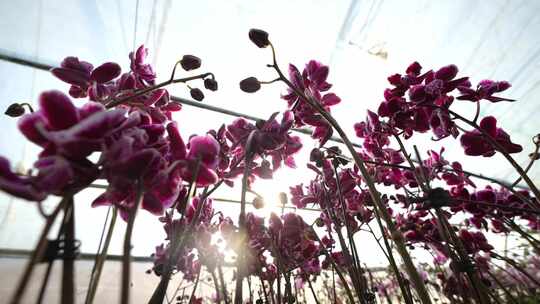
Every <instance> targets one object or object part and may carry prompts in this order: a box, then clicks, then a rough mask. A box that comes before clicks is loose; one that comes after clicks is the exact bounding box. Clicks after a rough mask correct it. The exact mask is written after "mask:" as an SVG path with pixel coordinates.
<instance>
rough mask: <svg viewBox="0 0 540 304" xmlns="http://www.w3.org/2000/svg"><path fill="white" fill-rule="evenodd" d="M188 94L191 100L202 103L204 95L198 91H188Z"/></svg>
mask: <svg viewBox="0 0 540 304" xmlns="http://www.w3.org/2000/svg"><path fill="white" fill-rule="evenodd" d="M189 94H190V95H191V98H193V99H195V100H197V101H202V100H203V99H204V94H203V92H202V91H201V90H200V89H197V88H193V89H191V90H190V91H189Z"/></svg>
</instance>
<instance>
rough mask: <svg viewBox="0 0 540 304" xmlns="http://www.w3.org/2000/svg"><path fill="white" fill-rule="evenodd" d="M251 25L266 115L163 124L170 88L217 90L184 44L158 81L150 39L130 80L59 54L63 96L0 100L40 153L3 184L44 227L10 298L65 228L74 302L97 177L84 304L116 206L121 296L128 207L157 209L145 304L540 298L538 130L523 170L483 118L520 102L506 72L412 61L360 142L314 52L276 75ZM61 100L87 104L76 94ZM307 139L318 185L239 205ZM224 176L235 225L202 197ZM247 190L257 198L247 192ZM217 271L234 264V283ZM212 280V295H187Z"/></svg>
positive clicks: (6, 170)
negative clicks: (84, 223) (192, 131)
mask: <svg viewBox="0 0 540 304" xmlns="http://www.w3.org/2000/svg"><path fill="white" fill-rule="evenodd" d="M248 36H249V39H250V40H251V41H252V42H253V43H254V44H255V45H256V46H257V47H259V48H261V49H270V50H271V55H272V56H271V59H272V61H271V63H270V64H268V65H267V66H268V67H269V68H270V69H273V70H274V71H275V73H276V75H277V78H276V79H274V80H271V81H260V80H258V79H257V78H256V77H248V78H246V79H244V80H242V81H241V82H240V90H242V91H244V92H246V93H255V92H257V91H259V90H260V89H261V88H262V87H263V86H264V85H270V84H272V83H276V82H281V83H283V84H284V85H285V86H286V91H285V92H284V94H283V95H282V96H281V98H282V99H283V100H284V101H285V103H282V104H283V105H285V107H284V108H285V109H284V111H282V112H276V113H274V114H272V115H271V116H270V117H269V118H268V119H266V120H255V121H250V120H247V119H244V118H238V119H236V120H234V121H232V122H231V123H230V124H224V125H222V126H219V127H217V128H216V129H209V130H208V131H207V132H206V133H205V134H202V135H191V136H190V137H185V136H182V135H181V128H179V125H181V123H180V124H179V123H177V122H175V121H174V120H173V113H174V112H176V111H180V110H181V109H182V106H181V105H182V100H181V99H178V98H174V97H172V96H170V95H169V93H168V91H167V90H166V89H165V87H166V86H168V85H173V84H177V83H183V84H185V85H186V86H187V88H188V89H189V93H190V95H191V97H192V98H193V99H195V100H197V101H202V100H203V99H204V93H203V91H202V90H201V89H198V88H195V87H192V85H193V82H195V81H202V82H203V85H204V88H205V89H206V90H209V91H216V90H217V89H218V83H217V82H216V80H215V77H214V75H213V74H212V73H202V74H197V75H192V76H186V77H183V78H177V76H176V74H177V73H176V69H177V67H178V66H180V67H181V68H182V69H183V70H184V71H186V72H192V71H194V70H197V69H199V68H200V67H201V60H200V59H199V58H197V57H196V56H193V55H185V56H183V57H182V58H181V59H180V60H179V61H178V62H177V63H176V64H175V65H174V68H173V70H172V74H171V77H170V78H169V79H168V80H166V81H164V82H161V83H157V82H156V73H155V72H154V70H153V68H152V66H151V65H149V64H147V63H145V58H146V56H147V50H146V49H145V48H144V46H141V47H140V48H138V49H137V50H136V51H135V52H133V53H131V54H130V55H129V58H130V61H131V64H130V69H129V71H127V72H124V73H122V70H121V68H120V66H119V65H118V64H116V63H112V62H108V63H104V64H102V65H100V66H98V67H96V68H94V66H93V65H92V64H90V63H88V62H85V61H82V60H79V59H78V58H76V57H67V58H66V59H64V61H63V62H62V63H61V65H60V67H56V68H53V69H52V70H51V72H52V74H53V75H54V76H55V77H57V78H58V79H60V80H62V81H64V82H66V83H67V84H69V85H70V87H69V92H68V94H69V96H68V95H66V94H64V93H62V92H60V91H47V92H43V93H42V94H41V95H40V96H39V108H38V109H37V110H35V111H34V109H33V108H32V107H31V106H30V105H29V104H19V103H16V104H12V105H11V106H10V107H9V108H8V109H7V110H6V114H7V115H9V116H13V117H18V116H21V117H20V118H19V121H18V126H19V130H20V131H21V133H22V134H23V135H24V136H25V137H26V138H27V139H28V140H29V141H31V142H32V143H34V144H36V145H38V146H39V147H41V148H42V150H41V152H40V153H39V155H38V159H37V161H36V162H35V163H34V164H33V167H32V168H31V169H29V170H27V171H25V172H18V171H15V170H13V169H12V166H11V165H10V163H9V161H8V160H7V159H6V158H3V157H0V189H1V190H3V191H5V192H7V193H9V194H11V195H13V196H15V197H18V198H22V199H25V200H28V201H33V202H35V204H36V205H37V206H38V209H39V210H40V212H41V214H42V215H43V217H44V218H45V220H46V221H45V226H44V229H43V231H42V233H41V237H40V239H39V241H38V243H37V246H36V248H35V250H34V251H33V254H32V256H31V258H30V260H29V261H28V264H27V267H26V268H25V270H24V273H23V276H22V277H21V279H20V281H19V283H18V285H17V287H16V290H15V293H14V295H13V297H12V299H11V303H20V301H21V299H22V296H23V295H24V293H25V291H26V289H27V286H28V281H29V279H30V277H31V275H32V273H33V270H34V266H35V265H36V264H37V263H39V262H41V261H43V259H44V256H45V255H46V253H47V252H49V251H50V247H51V244H52V243H53V242H52V241H51V240H49V239H48V235H49V232H50V231H51V228H52V226H53V224H54V223H55V222H58V221H59V222H60V223H61V225H60V233H59V238H60V239H61V240H62V241H63V244H64V248H63V256H62V258H63V259H64V263H65V264H66V265H71V267H67V269H71V273H70V271H64V278H63V283H62V284H63V285H62V301H63V303H74V302H75V291H74V284H73V280H74V278H73V267H72V266H73V260H74V259H75V258H76V257H75V255H74V254H73V252H70V251H74V244H73V243H74V240H75V236H74V231H73V216H74V208H75V202H74V199H73V197H74V195H75V194H77V193H78V192H80V191H82V190H84V189H86V188H89V187H95V182H96V181H104V182H106V187H105V189H104V191H103V193H101V194H100V195H99V196H98V197H96V198H95V199H94V201H93V202H91V204H92V206H95V207H98V206H109V208H110V210H112V217H113V220H111V221H110V224H109V227H108V232H107V233H106V238H105V241H104V244H105V245H104V246H103V248H100V249H101V250H100V252H99V253H98V254H97V255H96V260H95V266H94V269H93V271H92V274H91V278H90V285H89V288H88V291H87V294H86V299H85V303H92V302H93V299H94V297H95V294H96V291H97V288H98V285H99V278H100V276H101V272H102V269H103V264H104V262H105V260H106V259H107V248H108V244H109V243H110V241H111V236H112V231H113V228H114V219H115V218H116V217H117V214H118V215H120V217H121V219H122V220H124V221H125V222H126V223H127V229H126V231H125V237H124V247H123V249H124V254H123V258H122V276H121V280H120V281H119V282H120V290H121V294H120V300H121V303H123V304H126V303H130V302H131V301H132V299H130V288H136V286H135V287H132V286H131V270H130V263H131V253H130V251H131V247H132V246H131V239H132V235H133V226H134V224H135V218H136V216H137V213H138V210H139V209H144V210H145V211H147V212H150V213H151V214H153V215H155V217H156V220H158V221H159V222H160V223H161V224H162V225H163V229H164V232H165V235H166V238H165V239H164V240H163V241H162V242H160V243H158V244H156V245H157V246H156V250H155V253H154V254H152V259H153V266H152V268H151V269H150V270H149V271H148V273H150V274H152V275H156V276H158V277H159V284H158V285H157V286H156V288H155V290H154V291H153V292H152V295H151V297H150V298H149V299H148V303H151V304H161V303H164V301H167V302H168V303H173V302H174V303H203V302H209V303H210V302H217V303H225V304H228V303H235V304H241V303H257V304H261V303H265V304H270V303H271V304H285V303H307V302H308V301H310V302H312V303H351V304H352V303H362V304H371V303H384V302H387V303H389V304H390V303H407V304H412V303H422V304H430V303H452V304H454V303H456V304H469V303H477V304H488V303H515V304H518V303H529V302H525V301H531V302H530V303H533V302H534V301H535V300H538V299H540V276H539V274H540V260H539V259H538V256H539V255H540V236H539V233H540V191H539V189H538V187H537V185H535V183H534V182H533V181H532V180H531V178H530V177H529V175H528V172H529V170H530V169H531V168H532V167H533V163H534V161H535V160H537V159H538V158H540V154H539V149H540V134H539V135H536V136H534V137H533V145H532V149H531V150H532V153H530V155H529V156H530V162H529V163H528V165H527V166H526V167H525V168H523V167H522V166H521V165H520V164H518V162H517V161H516V160H515V159H514V157H513V156H512V154H515V153H519V152H522V151H523V147H522V146H521V145H519V144H516V143H514V142H512V140H511V137H510V134H508V133H507V132H505V131H504V130H503V129H502V128H501V126H499V125H498V124H497V120H496V118H495V117H493V116H486V117H481V115H480V113H481V106H482V104H484V103H486V102H489V103H497V102H513V101H514V100H512V99H509V98H505V97H501V96H499V95H500V93H502V92H504V91H505V90H507V89H508V88H510V84H509V83H508V82H506V81H492V80H483V81H480V82H479V83H478V84H476V85H473V84H472V82H471V81H470V80H469V77H462V76H458V74H459V70H458V68H457V67H456V66H455V65H448V66H445V67H442V68H439V69H437V70H427V71H425V70H424V71H423V68H422V66H421V65H420V64H419V63H418V62H414V63H412V64H411V65H409V66H408V67H407V69H406V71H405V73H403V74H394V75H391V76H389V77H388V82H389V88H387V89H386V90H385V91H384V93H383V96H384V100H383V101H382V102H381V103H380V104H379V107H378V108H377V109H373V111H368V112H367V116H366V118H365V120H362V121H359V122H358V123H356V124H354V126H350V127H351V130H352V127H354V131H355V134H356V136H357V137H358V141H359V144H353V142H352V141H351V139H349V137H348V135H347V134H348V133H347V132H345V131H344V129H343V128H342V126H341V125H340V124H339V123H338V121H337V120H336V119H335V118H334V117H333V116H332V114H331V108H332V107H334V106H336V105H338V104H340V102H341V99H340V98H339V97H338V96H337V95H336V94H335V93H332V92H330V90H331V88H332V85H331V84H330V83H329V82H328V76H329V68H328V66H325V65H324V64H322V63H320V62H318V61H315V60H311V61H309V62H308V63H307V64H306V65H305V67H304V69H303V70H302V72H300V69H298V68H297V67H296V66H294V65H292V64H291V65H289V68H288V72H287V73H284V72H283V71H282V70H281V68H280V67H279V65H278V63H277V59H276V50H275V48H274V45H273V44H272V43H271V42H270V40H269V35H268V33H266V32H265V31H262V30H258V29H252V30H250V32H249V35H248ZM188 83H189V84H188ZM72 98H74V99H87V101H86V102H85V103H83V104H81V105H75V104H74V102H73V101H72ZM454 103H474V104H475V105H476V112H475V113H473V114H474V116H473V117H472V118H468V117H467V116H466V115H464V114H460V113H458V112H456V111H455V110H454V108H455V107H454V108H453V107H452V105H453V104H454ZM25 107H26V108H25ZM27 110H28V111H29V112H30V113H26V112H27ZM306 128H307V129H309V130H310V131H311V137H312V138H313V139H315V140H316V142H317V143H318V145H317V146H316V147H311V148H308V149H305V148H304V149H303V150H302V148H303V146H302V142H301V140H300V137H299V136H296V135H294V132H295V131H296V130H298V129H302V130H305V129H306ZM425 134H430V135H431V138H432V140H433V141H439V140H442V139H446V138H448V140H452V139H453V140H458V139H459V144H460V145H461V146H462V147H463V153H464V154H465V155H469V156H476V157H484V158H489V157H492V156H494V155H495V154H500V155H502V156H503V158H504V160H505V161H507V162H508V164H507V165H508V166H511V167H512V168H513V169H514V170H515V172H516V173H517V174H518V175H519V178H518V179H517V180H516V181H514V182H502V181H499V180H497V179H495V178H491V177H486V176H484V175H480V174H477V173H474V172H470V171H467V170H465V169H464V168H463V166H462V165H461V163H459V162H457V161H452V160H449V159H447V158H445V156H444V155H443V154H444V151H445V150H444V148H443V149H441V150H440V151H433V150H422V149H421V147H417V146H416V145H412V147H411V144H410V143H414V140H415V139H416V138H417V137H419V136H425ZM184 135H185V134H184ZM448 140H447V142H451V141H448ZM335 142H339V144H334V143H335ZM332 144H334V145H332ZM456 144H457V142H456ZM301 150H302V151H304V152H306V151H307V152H306V153H309V162H308V163H307V164H305V166H306V167H307V168H308V169H309V170H310V171H312V172H313V176H314V178H313V179H312V180H308V181H304V182H303V183H301V184H298V185H291V186H290V191H289V193H288V194H286V193H281V194H280V201H281V204H282V205H283V206H286V205H287V206H292V207H293V208H292V209H293V210H294V211H293V212H284V210H285V209H283V212H282V213H281V214H279V215H278V214H275V213H272V214H270V215H268V216H267V217H264V216H259V215H257V214H256V213H253V212H247V208H246V205H247V204H252V205H253V207H254V208H261V207H262V206H263V205H264V202H263V198H262V197H261V196H260V195H258V194H257V193H256V192H255V191H254V190H253V189H252V185H253V184H254V182H255V181H256V180H258V179H272V177H273V175H274V173H275V172H276V171H277V170H279V169H280V168H282V167H283V166H286V167H289V168H297V166H298V165H297V164H296V162H295V155H296V154H297V153H299V152H300V151H301ZM503 165H505V164H498V166H503ZM235 183H240V187H241V197H240V205H239V209H238V217H237V218H231V217H227V216H225V215H223V213H221V212H220V211H219V209H220V208H215V209H214V206H215V204H216V202H215V201H213V199H212V194H213V193H214V192H215V191H216V190H217V189H218V188H219V187H223V186H225V187H233V186H234V185H235ZM477 184H478V185H481V186H477ZM248 194H249V195H252V194H254V195H255V198H254V199H252V200H251V199H250V201H249V202H248ZM51 195H53V196H57V197H60V198H61V199H60V202H59V203H58V205H57V206H56V207H55V208H54V210H53V211H52V212H50V213H46V212H45V211H44V210H43V209H44V208H43V207H42V206H41V204H42V202H43V201H44V200H45V199H46V198H47V197H49V196H51ZM305 208H311V210H315V211H316V212H317V217H316V220H315V221H314V222H306V221H305V219H304V218H303V217H302V216H301V215H300V214H299V213H297V212H296V210H302V209H305ZM60 214H63V219H60V218H61V216H60ZM491 235H495V236H497V237H499V238H500V239H507V238H509V237H518V238H519V240H520V242H521V247H520V248H522V249H523V250H524V253H523V254H521V255H516V254H515V253H512V254H509V252H508V250H507V248H505V249H504V250H501V249H500V248H496V246H494V245H492V244H490V240H489V239H490V236H491ZM363 238H373V239H374V240H375V241H376V244H377V245H378V246H376V247H373V248H362V250H359V247H358V244H359V243H361V242H363V240H362V239H363ZM366 251H370V252H380V253H381V255H382V256H384V257H385V258H386V259H387V260H388V268H382V269H375V268H372V267H368V266H367V265H366V263H365V262H364V261H363V259H364V258H365V253H366ZM420 251H422V252H423V253H424V254H425V253H428V254H430V255H431V256H432V258H433V260H432V261H431V263H428V264H426V263H423V262H422V263H421V262H419V261H417V260H415V259H414V253H415V252H420ZM224 268H232V269H233V270H234V271H233V272H232V276H230V277H229V276H227V274H229V272H227V271H225V270H224ZM65 269H66V268H65ZM207 275H208V276H209V277H208V279H209V281H211V282H213V287H214V288H213V291H212V292H211V294H201V292H199V293H198V292H197V290H198V289H199V291H200V289H201V287H199V285H200V284H199V282H203V281H204V278H205V277H206V276H207ZM173 276H181V277H182V283H183V282H188V283H190V285H189V286H190V289H191V291H190V292H188V293H189V295H186V294H185V289H186V287H183V288H181V287H182V286H178V287H171V286H169V285H170V282H171V281H172V277H173ZM45 279H47V278H45ZM44 288H46V284H44V285H43V286H42V290H41V291H40V294H43V292H44V291H45V290H44ZM180 290H182V291H183V292H182V295H178V293H179V291H180ZM246 291H249V292H248V293H247V292H246ZM171 294H172V296H171Z"/></svg>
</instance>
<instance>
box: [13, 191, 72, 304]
mask: <svg viewBox="0 0 540 304" xmlns="http://www.w3.org/2000/svg"><path fill="white" fill-rule="evenodd" d="M67 203H68V199H67V198H63V199H62V201H61V202H60V204H58V206H56V208H55V209H54V211H53V212H52V213H51V214H50V215H49V216H48V217H47V218H46V221H45V226H44V227H43V230H42V231H41V235H40V236H39V240H38V242H37V245H36V248H35V249H34V251H32V255H31V256H30V259H29V261H28V263H27V264H26V267H25V269H24V272H23V275H22V276H21V278H20V280H19V282H18V284H17V288H16V289H15V293H14V294H13V296H12V298H11V300H10V303H11V304H17V303H20V302H21V300H22V297H23V295H24V292H25V290H26V287H27V285H28V282H29V281H30V277H31V276H32V272H33V271H34V266H35V265H36V263H38V261H39V260H40V259H41V258H42V256H43V253H44V252H45V249H46V247H47V235H48V234H49V231H50V230H51V227H52V225H53V224H54V222H55V220H56V217H57V216H58V213H60V211H61V210H62V209H64V207H65V205H66V204H67Z"/></svg>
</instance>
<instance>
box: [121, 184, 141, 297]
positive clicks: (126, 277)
mask: <svg viewBox="0 0 540 304" xmlns="http://www.w3.org/2000/svg"><path fill="white" fill-rule="evenodd" d="M137 188H138V189H137V197H136V199H135V204H134V205H133V206H131V209H130V210H129V215H128V222H127V227H126V235H125V237H124V255H123V257H122V290H121V303H122V304H128V303H129V294H130V292H129V291H130V284H131V236H132V235H133V226H134V224H135V217H136V216H137V209H139V206H140V205H141V203H142V200H143V197H144V195H143V185H142V182H141V181H138V182H137Z"/></svg>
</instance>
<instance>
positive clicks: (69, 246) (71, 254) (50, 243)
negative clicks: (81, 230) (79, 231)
mask: <svg viewBox="0 0 540 304" xmlns="http://www.w3.org/2000/svg"><path fill="white" fill-rule="evenodd" d="M80 247H81V241H79V240H71V241H66V240H64V239H60V240H47V245H46V248H45V252H44V254H43V256H42V258H41V259H40V260H39V261H38V263H48V262H52V261H54V260H56V259H61V260H75V259H77V257H78V256H79V254H80V251H79V248H80Z"/></svg>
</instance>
